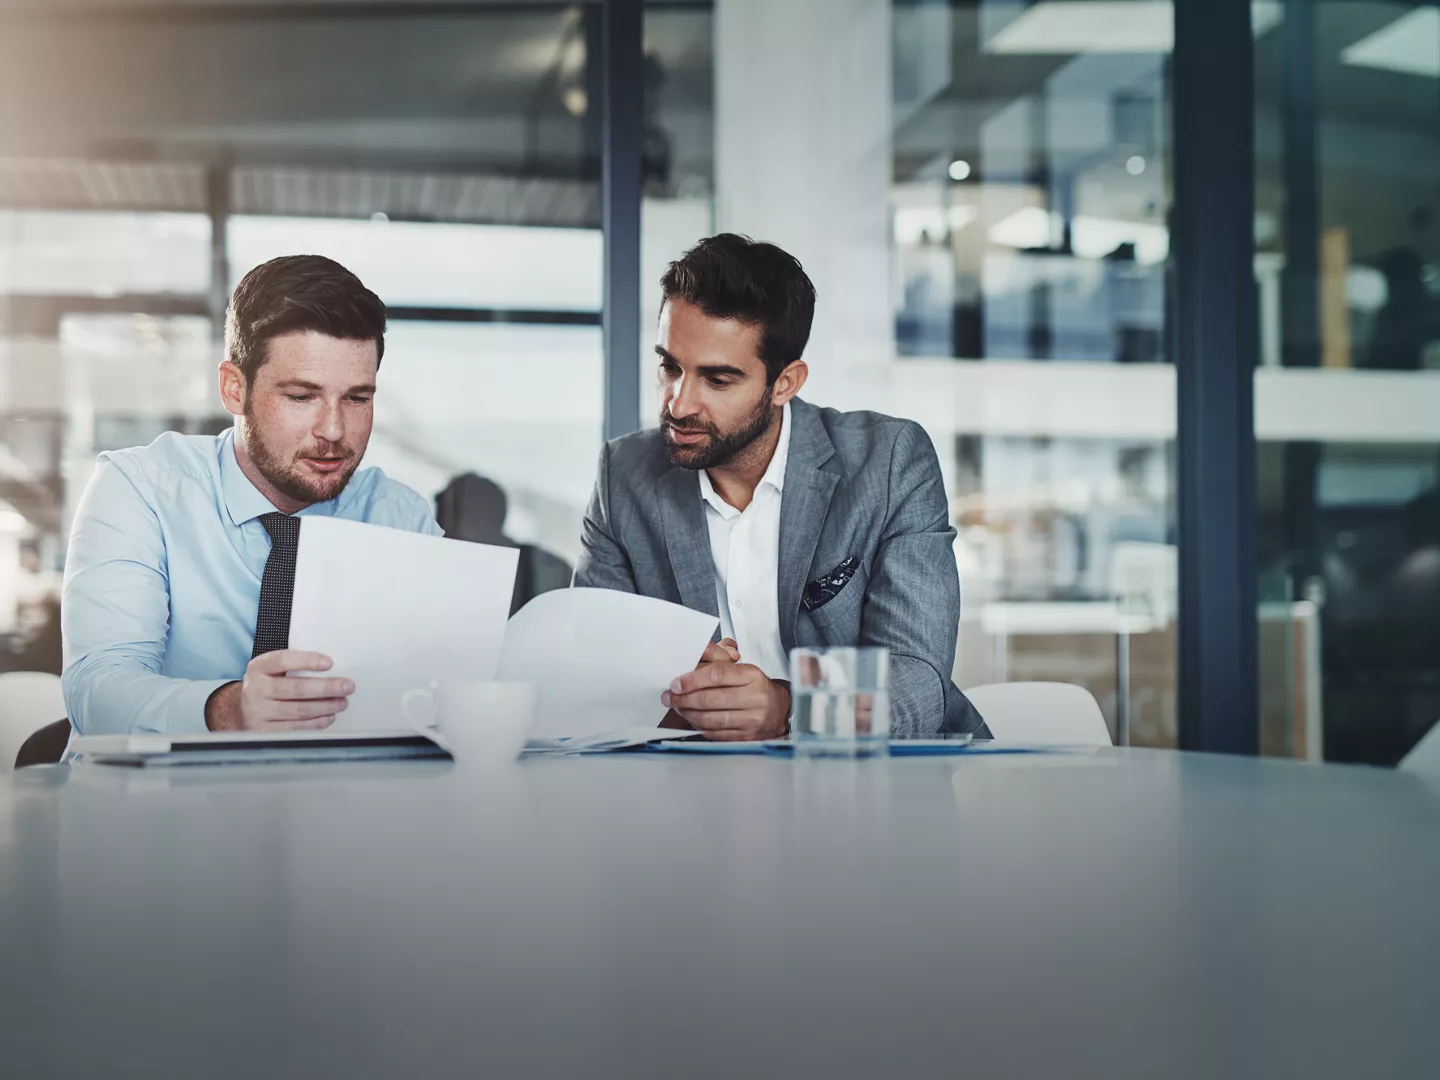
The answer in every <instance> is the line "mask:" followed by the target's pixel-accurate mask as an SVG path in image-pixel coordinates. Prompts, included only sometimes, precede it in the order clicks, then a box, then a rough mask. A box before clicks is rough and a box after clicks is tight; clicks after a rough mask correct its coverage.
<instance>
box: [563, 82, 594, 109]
mask: <svg viewBox="0 0 1440 1080" xmlns="http://www.w3.org/2000/svg"><path fill="white" fill-rule="evenodd" d="M562 100H563V101H564V102H565V111H566V112H568V113H569V114H570V115H571V116H584V115H585V114H586V113H587V112H589V111H590V95H589V94H587V93H585V88H584V87H583V86H572V87H570V88H569V89H568V90H566V91H565V94H564V96H563V98H562Z"/></svg>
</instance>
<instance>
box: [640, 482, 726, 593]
mask: <svg viewBox="0 0 1440 1080" xmlns="http://www.w3.org/2000/svg"><path fill="white" fill-rule="evenodd" d="M655 494H656V497H657V502H658V503H659V505H660V521H661V525H662V527H663V528H664V530H665V550H666V552H667V553H668V554H669V555H670V570H671V572H672V573H673V574H674V575H675V584H676V585H677V586H679V589H680V602H681V603H683V604H684V605H685V606H686V607H688V608H690V609H692V610H694V611H703V612H705V614H707V615H715V616H717V617H718V616H719V614H720V601H719V598H718V597H717V596H716V595H715V557H714V555H712V554H711V552H710V530H709V528H707V527H706V525H705V504H704V501H703V500H702V499H701V498H700V479H699V476H698V475H697V474H696V473H695V472H694V471H692V470H690V469H682V468H679V467H678V466H677V467H676V468H673V469H671V470H670V471H669V472H667V473H665V474H664V475H662V476H661V477H660V479H659V480H657V481H656V482H655Z"/></svg>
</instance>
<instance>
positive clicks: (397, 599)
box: [290, 517, 520, 730]
mask: <svg viewBox="0 0 1440 1080" xmlns="http://www.w3.org/2000/svg"><path fill="white" fill-rule="evenodd" d="M519 558H520V552H519V550H518V549H517V548H502V547H491V546H489V545H486V544H471V543H467V542H465V541H461V540H446V539H444V538H443V537H438V536H425V535H422V534H421V533H413V532H405V531H404V530H401V529H388V528H384V527H382V526H379V525H366V524H362V523H360V522H356V521H342V520H340V519H338V518H327V517H303V518H301V526H300V550H299V554H298V556H297V558H296V562H295V599H294V602H293V604H292V606H291V614H290V645H291V647H292V648H295V649H309V650H312V651H314V652H319V653H324V654H325V655H326V656H328V657H330V659H332V660H333V661H334V662H335V666H334V667H333V668H332V669H331V670H330V671H327V672H326V673H325V674H326V675H327V676H343V677H345V678H348V679H352V680H354V682H355V693H354V694H353V695H351V697H350V707H349V708H348V709H346V710H345V711H344V712H342V713H341V714H340V715H339V716H338V717H337V718H336V721H335V725H334V727H335V728H338V729H340V730H361V729H364V730H374V729H388V730H393V729H395V728H400V727H403V726H405V724H404V716H403V714H402V712H401V708H400V699H401V698H402V697H403V696H404V694H405V692H406V691H407V690H412V689H416V688H418V687H423V686H426V685H427V684H428V683H429V682H431V681H432V680H443V679H475V680H489V679H493V678H495V668H496V664H497V663H498V662H499V659H500V646H501V642H502V640H503V639H504V636H505V619H506V616H507V615H508V614H509V613H510V599H511V596H512V595H513V593H514V589H515V567H516V563H517V562H518V560H519ZM332 730H334V729H332Z"/></svg>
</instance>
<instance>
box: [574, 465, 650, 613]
mask: <svg viewBox="0 0 1440 1080" xmlns="http://www.w3.org/2000/svg"><path fill="white" fill-rule="evenodd" d="M612 509H613V506H612V504H611V502H610V446H609V444H608V443H607V444H606V445H605V446H602V447H601V448H600V463H599V464H598V465H597V466H596V469H595V491H594V493H593V494H591V496H590V505H589V506H588V507H587V508H586V510H585V520H584V522H583V523H582V524H581V526H580V559H579V561H578V562H577V563H576V564H575V576H574V578H573V579H572V581H571V584H572V585H573V586H574V587H576V588H585V589H614V590H615V591H617V592H628V593H633V592H639V591H640V590H639V588H638V586H637V585H636V584H635V572H634V570H633V568H632V567H631V565H630V557H629V556H628V555H626V553H625V549H624V548H623V547H621V546H620V542H619V541H618V540H617V539H616V538H615V532H614V528H613V525H612V519H611V512H612Z"/></svg>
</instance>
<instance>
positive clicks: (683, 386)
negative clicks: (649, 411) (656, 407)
mask: <svg viewBox="0 0 1440 1080" xmlns="http://www.w3.org/2000/svg"><path fill="white" fill-rule="evenodd" d="M671 385H672V387H673V393H672V394H671V396H670V403H669V405H668V406H667V407H668V408H669V411H670V415H671V416H673V417H674V418H675V419H676V420H683V419H685V418H686V417H687V416H694V415H695V414H696V413H698V412H699V411H700V402H699V401H697V400H696V397H695V395H694V394H692V393H691V392H690V380H689V379H688V378H684V377H681V378H680V379H679V380H678V381H677V382H675V383H673V384H671Z"/></svg>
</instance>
